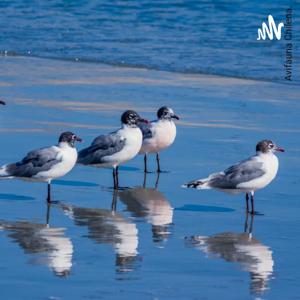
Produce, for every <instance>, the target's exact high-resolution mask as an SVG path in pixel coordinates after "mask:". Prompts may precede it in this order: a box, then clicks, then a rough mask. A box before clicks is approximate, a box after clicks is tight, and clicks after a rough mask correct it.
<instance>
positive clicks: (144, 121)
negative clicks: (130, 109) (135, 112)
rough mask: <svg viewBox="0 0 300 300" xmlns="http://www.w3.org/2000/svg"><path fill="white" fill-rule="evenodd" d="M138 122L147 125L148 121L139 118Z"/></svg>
mask: <svg viewBox="0 0 300 300" xmlns="http://www.w3.org/2000/svg"><path fill="white" fill-rule="evenodd" d="M138 122H141V123H146V124H149V121H148V120H146V119H143V118H139V119H138Z"/></svg>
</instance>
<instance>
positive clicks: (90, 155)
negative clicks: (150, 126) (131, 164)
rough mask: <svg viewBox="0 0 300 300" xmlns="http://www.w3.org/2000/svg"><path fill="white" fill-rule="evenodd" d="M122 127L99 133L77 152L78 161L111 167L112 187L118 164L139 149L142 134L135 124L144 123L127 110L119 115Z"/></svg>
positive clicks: (84, 163)
mask: <svg viewBox="0 0 300 300" xmlns="http://www.w3.org/2000/svg"><path fill="white" fill-rule="evenodd" d="M121 122H122V127H121V128H120V129H119V130H117V131H114V132H112V133H110V134H108V135H100V136H98V137H96V138H95V139H94V141H93V142H92V144H91V145H90V146H89V147H88V148H85V149H83V150H81V151H80V152H79V154H78V163H80V164H83V165H89V166H93V167H99V168H101V167H113V178H114V189H118V186H119V176H118V166H119V165H120V164H121V163H124V162H126V161H128V160H130V159H132V158H134V157H135V156H136V155H137V154H138V153H139V151H140V149H141V146H142V141H143V135H142V132H141V130H140V128H139V127H138V126H137V124H138V123H139V122H144V123H146V122H147V121H146V120H144V119H142V118H141V117H140V116H139V115H138V114H137V113H136V112H135V111H133V110H127V111H125V112H124V113H123V114H122V117H121Z"/></svg>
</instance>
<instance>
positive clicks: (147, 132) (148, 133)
mask: <svg viewBox="0 0 300 300" xmlns="http://www.w3.org/2000/svg"><path fill="white" fill-rule="evenodd" d="M151 125H152V124H151V123H144V122H140V123H138V127H139V128H140V129H141V131H142V133H143V140H145V139H150V138H152V137H153V131H152V126H151Z"/></svg>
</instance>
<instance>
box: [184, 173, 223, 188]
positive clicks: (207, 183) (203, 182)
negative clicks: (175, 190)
mask: <svg viewBox="0 0 300 300" xmlns="http://www.w3.org/2000/svg"><path fill="white" fill-rule="evenodd" d="M220 175H221V173H214V174H211V175H209V176H208V177H207V178H202V179H198V180H193V181H190V182H188V183H186V184H184V185H182V187H183V188H194V189H198V190H208V189H211V188H212V186H211V184H212V185H213V179H215V178H216V177H219V176H220Z"/></svg>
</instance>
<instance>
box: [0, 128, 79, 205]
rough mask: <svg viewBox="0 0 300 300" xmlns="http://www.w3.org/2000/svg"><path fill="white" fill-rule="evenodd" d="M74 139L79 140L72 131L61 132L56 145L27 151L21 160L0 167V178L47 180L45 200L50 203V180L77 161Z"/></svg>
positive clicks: (68, 169)
mask: <svg viewBox="0 0 300 300" xmlns="http://www.w3.org/2000/svg"><path fill="white" fill-rule="evenodd" d="M75 141H79V142H80V141H81V139H80V138H79V137H77V136H76V135H75V134H74V133H72V132H69V131H67V132H63V133H62V134H61V135H60V137H59V140H58V145H56V146H51V147H47V148H41V149H38V150H33V151H31V152H29V153H28V154H27V155H26V156H25V157H24V158H23V159H22V160H21V161H19V162H16V163H12V164H7V165H4V166H2V167H1V168H0V179H5V178H17V179H23V180H28V181H37V182H47V183H48V195H47V202H48V203H51V181H52V180H53V179H56V178H59V177H61V176H64V175H66V174H67V173H68V172H70V171H71V170H72V169H73V167H74V166H75V164H76V161H77V150H76V148H75V146H74V143H75Z"/></svg>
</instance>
